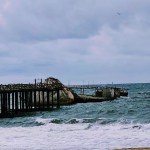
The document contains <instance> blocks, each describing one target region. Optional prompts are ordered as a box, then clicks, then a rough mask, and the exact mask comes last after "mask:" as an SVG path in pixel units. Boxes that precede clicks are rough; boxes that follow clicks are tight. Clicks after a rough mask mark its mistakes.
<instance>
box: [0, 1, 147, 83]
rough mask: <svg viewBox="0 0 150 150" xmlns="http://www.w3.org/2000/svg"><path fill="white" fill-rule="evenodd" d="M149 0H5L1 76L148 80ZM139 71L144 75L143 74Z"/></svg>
mask: <svg viewBox="0 0 150 150" xmlns="http://www.w3.org/2000/svg"><path fill="white" fill-rule="evenodd" d="M149 6H150V1H148V0H143V1H141V0H127V1H120V0H113V1H111V2H110V0H105V1H101V0H82V1H81V0H76V1H74V0H62V1H60V0H44V1H42V0H32V1H30V0H21V1H20V0H6V1H5V2H4V1H2V0H0V60H1V63H0V69H1V70H2V71H1V72H0V76H1V79H0V81H1V82H12V81H16V82H17V81H21V80H23V81H30V80H31V79H33V78H35V77H47V76H51V75H52V76H55V77H58V78H60V79H61V80H62V81H64V82H65V83H67V82H68V81H70V82H71V81H72V82H73V81H74V82H81V83H82V82H83V80H85V82H86V81H89V82H93V80H95V82H97V83H100V82H102V81H103V82H105V83H107V82H109V83H111V82H112V81H114V82H149V74H150V71H149V70H148V67H149V64H150V59H149V56H150V52H149V47H150V44H149V38H150V29H149V25H150V21H149V20H150V18H149V16H150V9H149ZM139 74H140V75H139Z"/></svg>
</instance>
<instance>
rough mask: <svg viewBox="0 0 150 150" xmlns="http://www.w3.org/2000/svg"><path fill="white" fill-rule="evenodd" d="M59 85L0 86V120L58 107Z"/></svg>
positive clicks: (60, 87)
mask: <svg viewBox="0 0 150 150" xmlns="http://www.w3.org/2000/svg"><path fill="white" fill-rule="evenodd" d="M62 88H63V87H62V85H61V84H48V83H42V82H41V83H36V80H35V83H34V84H8V85H0V118H2V117H14V116H18V115H19V114H21V113H24V112H33V111H41V110H42V111H44V110H52V109H54V108H59V107H60V90H62Z"/></svg>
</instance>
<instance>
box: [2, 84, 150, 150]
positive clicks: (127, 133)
mask: <svg viewBox="0 0 150 150" xmlns="http://www.w3.org/2000/svg"><path fill="white" fill-rule="evenodd" d="M113 86H116V87H123V88H126V89H128V92H129V95H128V97H121V98H118V99H116V100H113V101H106V102H101V103H83V104H76V105H71V106H63V107H61V108H60V109H58V110H56V111H52V112H37V113H33V114H30V115H29V116H25V117H16V118H7V119H0V149H8V150H11V149H12V150H17V149H24V150H26V149H31V150H107V149H108V150H113V149H118V148H129V147H130V148H133V147H150V84H122V85H113Z"/></svg>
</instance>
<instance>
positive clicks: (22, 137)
mask: <svg viewBox="0 0 150 150" xmlns="http://www.w3.org/2000/svg"><path fill="white" fill-rule="evenodd" d="M42 121H43V122H45V121H46V120H42ZM123 147H124V148H125V147H150V124H143V125H142V124H126V125H121V124H111V125H99V124H89V123H88V124H87V123H77V124H53V123H47V121H46V124H45V125H42V126H34V127H12V128H0V149H44V150H45V149H50V150H66V149H75V150H76V149H78V150H80V149H81V150H82V149H87V150H88V149H89V150H91V149H97V150H99V149H102V150H103V149H104V150H105V149H115V148H123Z"/></svg>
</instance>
